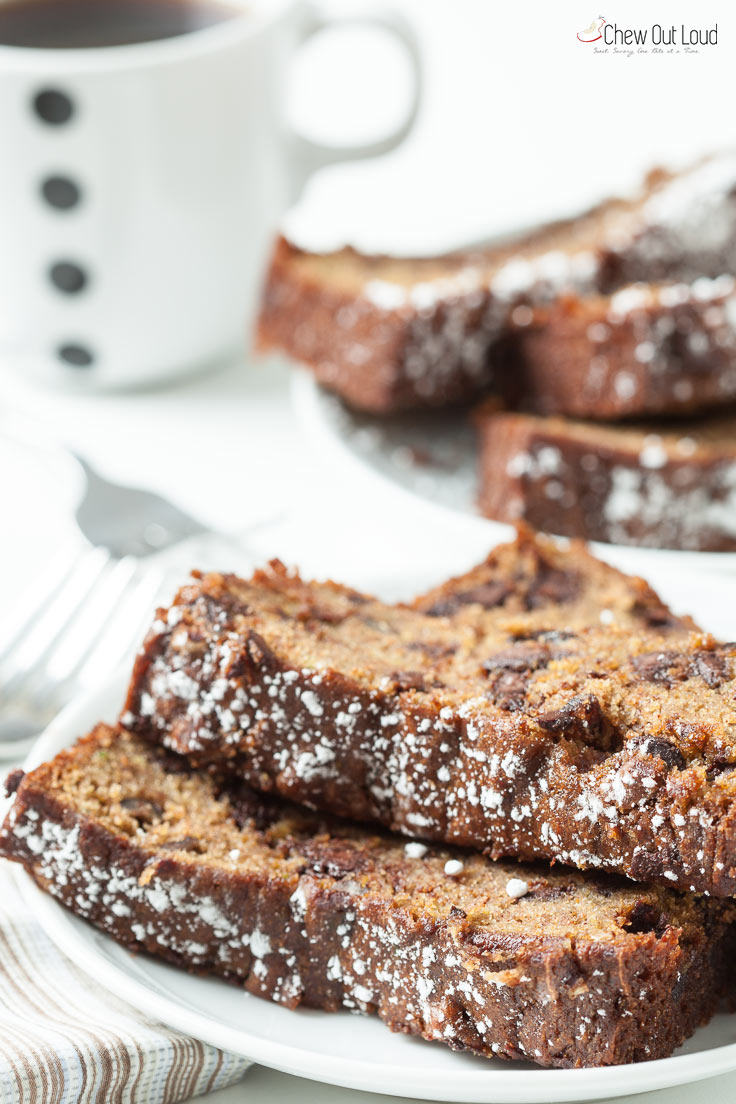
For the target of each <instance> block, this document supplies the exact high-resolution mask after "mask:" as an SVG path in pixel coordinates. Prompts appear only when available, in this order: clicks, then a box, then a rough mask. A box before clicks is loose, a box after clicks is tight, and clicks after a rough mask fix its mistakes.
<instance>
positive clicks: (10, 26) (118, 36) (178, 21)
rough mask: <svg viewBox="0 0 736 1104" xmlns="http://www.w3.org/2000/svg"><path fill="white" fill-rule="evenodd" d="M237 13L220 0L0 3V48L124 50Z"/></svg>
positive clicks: (8, 0)
mask: <svg viewBox="0 0 736 1104" xmlns="http://www.w3.org/2000/svg"><path fill="white" fill-rule="evenodd" d="M242 11H243V9H242V8H238V7H235V6H234V5H230V4H227V3H223V2H222V0H0V45H1V46H26V47H33V48H36V49H53V50H63V49H67V50H70V49H80V48H95V47H100V46H128V45H132V44H134V43H137V42H153V41H156V40H157V39H162V38H175V37H177V36H178V35H183V34H188V33H189V32H190V31H198V30H201V29H202V28H203V27H211V26H213V25H214V24H216V23H223V22H224V21H225V20H226V19H232V18H233V16H235V15H238V14H240V13H241V12H242Z"/></svg>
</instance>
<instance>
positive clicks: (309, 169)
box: [290, 4, 422, 200]
mask: <svg viewBox="0 0 736 1104" xmlns="http://www.w3.org/2000/svg"><path fill="white" fill-rule="evenodd" d="M356 25H357V26H360V25H363V26H369V27H378V28H380V29H382V30H385V31H390V32H391V34H393V35H395V36H396V37H397V38H398V39H399V41H400V42H401V43H402V44H403V46H404V49H405V50H406V53H407V56H408V59H409V64H410V66H411V70H412V77H413V85H414V89H413V95H412V102H411V105H410V107H409V110H408V112H407V114H406V117H405V118H404V119H403V120H402V122H401V123H400V124H399V125H398V126H397V127H396V128H395V129H394V130H392V131H391V132H390V133H389V134H386V135H384V137H382V138H378V139H377V140H376V141H375V142H366V143H363V144H360V145H355V146H350V145H348V146H341V145H337V146H333V145H329V144H325V143H322V142H315V141H313V140H312V139H311V138H306V137H305V136H304V135H302V134H299V133H298V131H295V130H292V132H291V136H290V144H291V171H292V185H291V186H292V197H293V199H294V200H296V199H297V198H298V196H299V194H300V192H301V190H302V188H303V187H304V185H305V183H306V181H307V180H308V178H309V177H310V176H311V175H312V173H313V172H316V171H317V169H321V168H324V167H325V166H326V165H335V164H337V163H338V162H340V161H360V160H363V159H364V158H367V157H380V156H381V155H382V154H384V153H388V152H389V151H390V150H392V149H395V148H396V147H397V146H398V145H400V144H401V142H403V140H404V139H405V138H406V136H407V135H408V134H409V132H410V131H411V129H412V127H413V126H414V123H415V121H416V117H417V114H418V112H419V104H420V101H421V95H422V61H421V51H420V49H419V42H418V40H417V36H416V33H415V32H414V29H413V27H412V26H411V24H410V23H409V22H408V21H407V20H406V19H404V17H403V16H402V15H401V14H400V13H399V12H397V11H394V10H393V9H391V8H387V9H385V10H383V11H381V10H378V11H376V9H375V7H373V6H372V5H370V4H369V5H368V6H367V8H366V9H365V10H363V11H361V10H360V9H358V10H357V11H356V10H355V9H354V8H353V9H352V10H351V11H350V12H345V13H340V12H329V13H325V12H321V11H320V10H319V9H318V8H316V7H312V6H311V5H310V6H308V7H306V8H305V9H304V12H303V23H302V27H301V29H300V32H299V39H298V43H297V45H301V44H302V43H304V42H305V41H306V40H307V39H308V38H311V37H312V35H315V34H319V32H320V31H324V30H327V29H328V28H331V27H341V26H343V27H344V26H356Z"/></svg>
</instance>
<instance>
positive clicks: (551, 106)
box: [0, 0, 736, 1104]
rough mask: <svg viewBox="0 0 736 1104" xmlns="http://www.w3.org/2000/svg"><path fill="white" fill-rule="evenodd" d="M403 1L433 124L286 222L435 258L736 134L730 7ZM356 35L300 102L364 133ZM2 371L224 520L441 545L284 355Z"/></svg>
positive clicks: (45, 486) (26, 396) (386, 544)
mask: <svg viewBox="0 0 736 1104" xmlns="http://www.w3.org/2000/svg"><path fill="white" fill-rule="evenodd" d="M601 5H602V6H601ZM338 6H341V5H338ZM367 6H368V7H370V5H367ZM396 6H398V7H400V8H401V9H402V10H404V11H405V12H406V14H407V16H408V17H409V18H411V19H412V21H413V22H414V23H415V24H416V26H417V29H418V32H419V34H420V38H421V41H422V45H423V48H424V52H425V57H426V69H427V79H426V94H425V100H424V107H423V110H422V114H421V117H420V119H419V122H418V125H417V128H416V130H415V132H414V134H413V135H412V136H411V138H410V139H409V141H408V142H407V143H406V145H405V146H404V147H403V148H402V149H401V150H399V151H397V152H396V153H394V154H392V155H390V156H388V157H386V158H383V159H382V160H380V161H376V162H373V163H366V164H359V165H353V166H349V167H346V168H335V169H331V170H327V171H325V172H324V173H323V174H322V175H321V176H320V177H319V178H316V179H314V180H313V182H312V183H311V185H310V186H309V188H308V191H307V193H306V194H305V196H304V197H303V200H302V202H301V203H300V205H299V207H298V208H297V209H296V210H295V211H294V212H292V213H291V214H290V216H289V218H288V220H287V224H288V226H289V227H290V229H291V230H292V232H293V233H295V234H296V235H298V237H299V238H300V240H302V241H304V242H307V243H309V242H313V243H317V244H320V243H326V244H333V243H334V244H337V243H339V242H341V241H343V240H350V241H353V242H355V243H357V244H359V245H362V246H364V247H367V248H373V249H387V250H399V251H400V250H416V251H420V252H427V251H431V250H432V249H435V248H441V247H450V246H454V245H459V244H462V243H464V242H465V241H468V240H472V239H481V238H485V237H488V236H490V235H492V234H499V233H506V232H508V231H510V230H513V229H514V228H516V227H518V226H520V225H525V224H529V223H533V222H534V221H536V220H538V219H540V218H546V217H550V216H554V215H558V214H565V213H569V212H570V211H573V210H575V209H577V208H578V207H580V206H581V205H585V204H587V203H589V202H592V201H594V200H596V199H598V198H600V197H601V196H602V195H604V194H606V193H609V192H612V191H617V190H621V189H627V188H631V187H633V186H634V184H635V183H636V181H637V179H638V177H639V175H640V173H641V171H642V170H643V169H645V168H647V167H649V166H650V165H651V164H652V163H653V162H657V161H658V160H666V161H671V162H684V161H687V160H688V159H690V158H692V157H693V156H695V155H696V154H698V153H699V152H701V151H704V150H708V149H711V148H714V147H717V146H720V145H728V144H731V143H733V142H734V137H735V136H734V133H733V131H734V129H736V124H734V122H733V121H732V120H733V102H734V77H733V74H734V69H735V65H734V62H735V61H736V19H735V18H734V10H735V9H734V5H733V4H729V3H721V4H714V3H698V4H694V3H687V4H686V3H681V2H673V0H657V2H656V3H654V2H651V0H648V2H646V3H643V2H632V0H616V2H615V5H613V4H612V6H611V7H610V9H609V7H608V5H607V2H605V0H584V2H582V3H553V2H551V0H545V2H540V0H535V2H526V3H518V2H517V3H511V2H510V0H507V2H506V3H504V4H502V3H497V2H495V0H452V2H449V0H445V2H439V0H403V2H398V0H396ZM598 15H603V16H605V17H606V18H607V19H608V21H609V22H616V23H618V24H619V25H622V26H625V25H637V26H642V25H644V26H649V25H651V23H652V22H660V23H661V22H665V23H668V24H669V23H673V22H674V23H675V24H678V25H679V23H681V22H682V21H683V19H684V20H685V21H686V22H687V23H688V24H689V25H695V26H698V27H711V26H713V25H714V24H715V23H716V22H717V23H718V40H719V44H718V45H717V46H715V47H706V48H703V49H702V50H701V53H700V54H698V55H692V56H690V55H685V54H680V55H677V56H653V55H644V56H634V57H630V58H629V57H624V56H615V55H609V56H597V55H595V54H594V53H593V48H592V47H591V46H589V45H583V44H581V43H579V42H578V41H577V40H576V37H575V35H576V31H578V30H580V29H582V28H584V27H587V26H588V24H589V23H590V22H591V20H592V19H593V18H594V17H596V16H598ZM349 45H350V43H348V42H343V44H342V47H341V49H342V51H343V52H342V56H341V57H339V58H338V59H337V60H335V58H334V57H333V59H332V62H331V63H330V65H331V66H332V67H330V65H328V59H326V58H325V57H324V56H323V55H324V52H325V50H324V49H322V48H321V47H320V46H319V44H317V45H316V46H315V47H314V49H313V51H312V57H311V59H310V58H306V59H304V61H303V63H302V64H301V65H300V67H299V72H298V73H297V74H296V75H297V77H298V78H299V79H298V80H297V82H296V87H295V90H294V98H295V100H296V102H295V103H294V104H293V105H292V106H293V110H294V112H296V113H297V114H298V115H299V117H300V118H302V119H303V118H308V117H311V118H312V122H313V125H314V126H315V129H316V130H318V131H319V132H320V134H321V135H322V136H337V137H340V136H344V137H345V138H352V137H356V138H357V137H366V135H369V134H370V133H371V129H372V128H373V129H374V130H375V129H378V128H380V126H381V125H382V124H383V123H384V122H387V121H389V120H390V119H391V118H392V115H393V113H395V112H398V111H400V110H401V104H402V102H404V101H405V98H406V81H405V78H404V75H403V68H402V63H401V58H400V56H397V54H396V52H395V51H391V50H387V49H386V48H385V44H384V45H381V44H380V43H376V42H375V41H373V40H371V42H370V43H366V44H365V46H364V47H360V46H359V50H360V53H361V54H362V55H363V57H362V60H361V57H360V56H359V55H358V56H356V53H355V52H354V47H355V40H354V39H353V40H352V47H351V49H352V50H353V52H352V53H350V55H348V46H349ZM315 70H317V71H315ZM356 85H360V86H362V87H355V86H356ZM315 112H317V113H318V114H319V116H320V119H319V126H316V124H314V114H315ZM328 114H329V116H330V117H329V119H328V118H327V116H328ZM131 322H132V324H134V320H131ZM1 368H2V370H1V371H0V404H2V408H3V410H4V412H5V413H6V414H7V412H8V411H15V410H23V411H25V412H26V413H27V414H30V415H31V417H32V418H33V419H34V420H35V421H36V422H37V424H39V425H41V426H43V427H45V430H44V432H46V433H47V434H48V435H49V436H50V437H53V438H54V439H57V440H61V441H67V442H69V443H70V444H72V445H74V446H75V447H77V448H78V449H80V450H81V451H82V452H84V453H86V454H87V455H88V456H89V457H90V459H91V460H92V461H93V462H94V463H96V464H97V465H98V466H99V467H100V468H101V469H102V470H103V471H104V472H105V473H106V474H108V475H110V476H112V477H114V478H117V479H119V480H123V481H129V482H133V483H141V484H145V485H150V486H153V487H155V488H156V489H159V490H162V491H163V492H164V493H166V494H168V495H169V496H171V497H173V498H175V499H177V500H179V501H180V502H182V504H184V505H185V506H186V507H187V508H188V509H190V510H191V511H193V512H194V513H196V514H198V515H200V516H202V517H203V518H204V519H205V520H207V521H210V522H211V523H212V524H214V525H217V526H220V527H223V528H228V529H240V528H244V527H246V526H247V525H248V524H249V523H251V522H253V521H254V520H257V519H259V518H262V517H266V516H270V515H272V514H273V513H279V512H282V511H286V512H287V513H288V514H289V515H290V516H291V517H296V518H297V519H298V523H299V524H301V525H302V526H303V527H304V535H305V540H306V539H308V540H309V542H310V544H311V548H312V551H313V550H314V548H316V547H317V548H318V547H319V546H320V543H321V545H322V547H323V548H324V550H325V562H328V559H329V549H330V548H331V547H333V546H334V545H335V544H339V545H340V546H341V547H342V548H343V550H347V551H348V552H349V550H350V548H351V544H352V547H353V549H354V553H355V557H356V559H357V558H358V557H360V556H363V557H365V556H367V555H372V554H373V551H374V552H375V555H376V556H378V557H380V556H383V557H386V556H389V557H390V556H391V555H405V556H418V557H421V556H422V554H423V551H422V550H423V546H424V547H426V543H425V539H424V538H425V535H424V534H421V533H417V526H416V524H415V523H413V521H412V518H411V517H407V516H406V513H405V510H404V509H403V506H399V504H397V503H396V502H393V501H392V500H391V499H390V496H388V495H386V496H384V497H383V498H382V499H380V500H376V499H375V498H372V497H371V496H370V495H369V492H368V489H367V486H366V487H356V486H355V485H354V484H353V483H352V482H350V481H348V480H347V479H346V478H345V474H344V473H343V472H341V471H340V470H336V469H335V468H334V467H331V468H329V469H328V468H327V467H325V465H324V464H320V463H319V462H318V461H316V460H315V459H313V458H311V457H310V455H309V450H308V446H307V444H306V442H305V441H304V439H303V438H302V436H301V431H300V428H299V426H298V425H297V424H296V422H295V420H294V418H293V415H292V414H291V412H290V409H289V407H288V395H287V372H286V369H285V368H284V366H283V365H279V364H276V363H269V364H264V363H259V364H255V363H252V362H250V361H249V362H248V363H247V364H246V363H243V364H234V365H226V366H221V367H219V368H218V369H217V370H213V371H212V372H211V373H210V374H207V375H204V376H200V377H198V378H195V379H192V380H189V381H186V382H183V383H182V384H181V385H179V386H178V387H175V388H170V389H166V390H163V389H152V390H150V391H147V392H141V393H135V394H132V393H131V394H113V395H97V396H92V395H90V396H83V395H73V394H62V393H60V392H52V391H45V392H42V391H40V390H37V389H36V388H35V387H34V386H33V385H31V384H30V383H28V382H27V381H26V380H24V379H23V378H21V377H19V376H18V375H17V374H16V373H15V372H14V369H13V366H12V365H9V364H8V365H2V366H1ZM31 468H32V465H31V466H30V467H29V468H26V466H25V465H15V468H14V470H12V471H10V470H8V467H7V466H6V467H4V469H3V470H2V473H1V474H2V478H1V479H0V516H1V517H2V530H1V532H2V535H3V538H4V539H3V541H2V542H0V569H4V570H3V576H2V577H3V578H4V579H5V580H6V587H5V588H4V589H5V594H4V595H3V596H2V601H7V600H8V599H9V597H10V596H11V594H12V593H13V592H15V591H17V588H18V587H19V586H20V584H21V583H22V582H23V580H24V579H27V578H29V577H32V574H33V571H34V570H35V569H36V567H37V566H38V565H39V563H40V562H41V561H42V560H44V559H45V558H46V557H47V556H48V555H49V553H50V551H51V550H52V549H53V547H54V542H55V532H56V530H55V528H54V526H55V524H56V521H57V520H58V518H60V517H63V516H64V514H65V512H66V511H67V509H68V505H69V498H68V497H67V496H68V494H69V483H68V482H65V481H64V479H63V478H62V479H61V480H60V481H59V482H57V481H56V480H55V479H46V478H45V477H44V478H43V479H42V480H39V477H38V472H37V471H33V470H31ZM60 474H62V475H63V473H60ZM355 534H358V535H355ZM371 542H372V543H371ZM735 1096H736V1080H733V1079H719V1080H718V1081H713V1082H708V1083H706V1084H705V1085H703V1086H701V1087H699V1088H698V1087H692V1088H689V1089H684V1090H681V1091H672V1090H671V1091H668V1092H667V1093H660V1094H654V1095H653V1096H651V1097H648V1098H647V1100H648V1101H649V1100H651V1102H652V1104H654V1101H655V1100H656V1101H657V1102H660V1101H661V1102H664V1101H665V1100H667V1101H668V1104H685V1102H686V1101H687V1102H689V1104H700V1102H704V1101H705V1100H706V1099H708V1100H710V1101H719V1102H720V1101H723V1102H725V1101H727V1100H732V1099H733V1098H734V1097H735ZM359 1098H360V1094H357V1093H348V1092H343V1091H341V1090H336V1089H332V1088H328V1087H321V1086H314V1085H308V1084H307V1083H303V1082H299V1081H297V1080H296V1079H290V1078H287V1077H286V1076H284V1075H280V1074H273V1073H269V1072H267V1071H263V1070H259V1071H256V1072H254V1073H253V1074H251V1075H250V1076H249V1077H248V1078H247V1079H246V1081H245V1082H244V1084H243V1087H242V1089H240V1090H231V1091H229V1092H227V1093H223V1094H220V1095H219V1097H217V1099H218V1100H219V1101H220V1104H226V1102H227V1104H231V1102H234V1101H236V1100H240V1099H250V1100H258V1101H264V1102H266V1101H268V1102H270V1101H274V1102H275V1101H276V1100H279V1101H281V1100H288V1101H291V1100H293V1101H297V1100H299V1101H301V1102H306V1104H311V1101H315V1102H316V1101H320V1102H324V1104H332V1102H333V1101H334V1102H335V1104H338V1102H343V1101H348V1100H350V1101H354V1100H356V1101H357V1100H358V1099H359ZM212 1099H213V1101H214V1100H215V1097H213V1098H212ZM361 1099H363V1100H364V1101H365V1104H368V1099H369V1098H367V1097H364V1098H361ZM376 1099H377V1098H376ZM638 1099H641V1100H642V1101H644V1099H645V1098H643V1097H641V1098H638Z"/></svg>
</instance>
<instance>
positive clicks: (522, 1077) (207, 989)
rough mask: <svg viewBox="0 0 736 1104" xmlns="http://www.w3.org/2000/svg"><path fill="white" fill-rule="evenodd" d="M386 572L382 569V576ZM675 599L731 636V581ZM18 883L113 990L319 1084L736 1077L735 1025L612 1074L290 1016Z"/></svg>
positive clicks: (560, 1085) (587, 1096)
mask: <svg viewBox="0 0 736 1104" xmlns="http://www.w3.org/2000/svg"><path fill="white" fill-rule="evenodd" d="M409 566H410V565H409ZM378 570H379V571H381V572H382V571H383V570H384V569H383V568H382V567H381V566H380V565H379V568H378ZM411 579H412V575H411V574H410V572H409V571H408V569H407V570H405V571H404V573H402V572H401V571H398V572H397V577H396V585H397V587H398V589H399V591H401V590H402V589H403V590H404V592H405V595H406V596H407V597H408V596H409V595H410V593H411V592H412V590H413V589H414V588H413V586H412V584H411V582H410V583H409V584H408V585H406V586H405V585H404V583H405V582H406V581H407V580H411ZM345 581H346V582H352V581H353V580H351V579H346V580H345ZM657 581H658V580H657ZM377 589H379V590H380V589H381V588H380V587H379V588H377ZM667 597H668V599H669V600H670V601H672V602H673V603H674V604H675V605H676V606H677V607H678V608H680V609H689V610H690V611H691V612H692V613H693V614H694V615H695V616H696V617H697V618H698V619H699V620H700V621H701V623H702V624H703V625H704V627H706V628H710V629H713V630H715V631H717V632H719V633H721V634H723V633H726V626H727V623H728V621H729V620H730V617H731V616H732V615H731V614H730V613H729V612H728V611H731V610H734V609H736V579H734V580H732V579H730V578H729V577H728V576H723V577H722V578H721V579H720V580H719V581H718V585H717V587H712V586H709V584H708V580H707V578H701V579H698V578H696V577H694V576H692V575H691V574H689V573H688V574H687V575H685V574H683V573H680V574H679V575H675V574H671V575H670V577H669V581H668V588H667ZM724 611H726V612H725V614H724ZM729 635H733V633H731V634H729ZM125 682H126V676H125V673H121V674H120V675H119V676H118V677H117V678H115V679H114V680H112V681H111V682H110V684H109V685H107V686H104V687H102V688H101V689H100V690H98V691H96V692H95V693H94V694H93V695H91V696H88V697H86V698H84V699H81V700H79V701H78V702H75V703H73V704H72V705H70V706H69V707H68V708H67V709H66V710H64V712H63V713H62V714H60V716H59V717H58V718H57V719H56V720H55V721H54V723H53V724H52V725H51V726H50V727H49V728H48V729H47V730H46V732H45V733H44V735H43V736H42V737H41V739H40V740H39V742H38V744H37V745H36V746H35V748H34V750H33V752H32V754H31V756H30V758H29V762H28V764H27V767H32V766H35V765H37V764H38V763H40V762H42V761H43V760H45V759H48V758H49V757H51V756H52V755H54V754H55V753H56V752H57V751H59V750H60V749H61V748H64V747H68V746H69V745H70V744H72V743H73V742H74V741H75V740H76V739H77V737H79V736H80V735H82V734H83V733H85V732H87V731H88V730H89V729H90V728H91V727H92V725H93V724H94V723H95V722H96V721H98V720H100V718H106V719H108V720H110V719H112V718H114V717H115V716H116V715H117V712H118V710H119V708H120V704H121V701H122V697H123V692H124V687H125ZM19 879H20V881H21V883H22V885H23V889H24V892H25V894H26V897H27V899H28V902H29V905H30V907H31V909H32V910H33V912H34V913H35V915H36V916H37V917H38V919H39V920H40V922H41V923H42V925H43V926H44V928H45V929H46V931H47V933H48V935H49V936H50V937H51V938H52V939H53V940H54V942H55V943H57V944H58V946H59V947H60V948H61V949H62V950H63V951H64V952H66V954H67V955H68V956H69V957H70V958H71V959H72V960H73V961H74V962H76V963H77V964H78V965H79V966H80V967H81V968H82V969H84V970H86V971H87V972H88V973H89V974H91V975H92V976H94V977H95V979H96V980H97V981H99V982H101V983H102V984H103V985H107V986H108V987H109V988H110V989H111V991H114V992H115V993H117V994H119V995H120V996H122V997H124V998H125V999H127V1000H128V1001H130V1002H131V1003H132V1004H134V1005H136V1006H137V1007H140V1008H144V1009H146V1011H147V1012H148V1013H149V1014H151V1015H154V1016H156V1017H158V1018H160V1019H161V1020H162V1021H163V1022H164V1023H166V1024H169V1025H170V1026H172V1027H175V1028H178V1029H179V1030H181V1031H183V1032H186V1033H187V1034H190V1035H193V1036H196V1037H197V1038H199V1039H203V1040H204V1041H206V1042H209V1043H213V1044H215V1045H216V1046H219V1047H223V1048H225V1049H227V1050H232V1051H234V1052H236V1053H238V1054H242V1055H244V1056H246V1057H248V1058H251V1059H253V1060H254V1061H256V1062H260V1063H262V1064H263V1065H267V1066H272V1067H273V1068H275V1069H279V1070H284V1071H286V1072H288V1073H293V1074H297V1075H300V1076H302V1077H309V1078H312V1079H314V1080H316V1081H324V1082H328V1083H330V1084H335V1085H341V1086H346V1087H349V1088H357V1089H364V1090H367V1091H371V1092H381V1093H390V1094H396V1095H400V1096H409V1097H415V1098H423V1099H428V1100H452V1101H458V1102H460V1101H493V1102H502V1101H509V1102H511V1101H515V1102H519V1104H521V1102H537V1101H549V1102H552V1101H573V1100H599V1099H603V1098H606V1099H610V1098H611V1097H614V1096H624V1095H630V1094H634V1093H641V1092H646V1091H648V1090H652V1089H661V1088H668V1087H671V1086H674V1085H680V1084H686V1083H688V1082H692V1081H698V1080H702V1079H704V1078H708V1077H714V1076H716V1075H717V1074H722V1073H727V1072H729V1071H731V1070H734V1069H736V1016H727V1015H720V1016H717V1017H716V1018H715V1019H714V1020H713V1021H712V1022H711V1024H710V1025H708V1026H707V1027H705V1028H701V1029H700V1030H699V1031H698V1032H697V1033H696V1034H695V1036H694V1037H693V1038H692V1039H690V1040H689V1041H688V1042H687V1043H686V1044H685V1046H684V1047H682V1048H681V1049H680V1051H678V1053H677V1054H676V1055H675V1056H673V1057H672V1058H667V1059H664V1060H660V1061H655V1062H645V1063H640V1064H637V1065H628V1066H617V1067H611V1068H606V1069H582V1070H543V1069H539V1068H537V1067H534V1066H531V1065H528V1064H526V1063H504V1062H500V1061H488V1060H486V1059H483V1058H477V1057H473V1056H471V1055H466V1054H454V1053H452V1052H451V1051H449V1050H447V1049H445V1048H444V1047H442V1046H438V1045H436V1044H434V1043H425V1042H423V1041H422V1040H418V1039H411V1038H407V1037H405V1036H400V1035H392V1034H391V1033H390V1032H389V1031H388V1030H387V1029H386V1028H385V1027H384V1026H383V1025H382V1024H381V1023H380V1022H379V1021H378V1020H377V1019H375V1018H368V1017H366V1018H358V1017H355V1016H352V1015H350V1014H348V1013H333V1014H327V1013H321V1012H315V1011H311V1010H297V1011H289V1010H287V1009H285V1008H281V1007H279V1006H277V1005H275V1004H269V1003H268V1002H266V1001H263V1000H260V999H259V998H257V997H253V996H250V995H249V994H247V993H243V992H241V991H239V990H238V989H236V988H234V987H232V986H230V985H227V984H225V983H224V982H220V981H217V980H211V979H206V978H198V977H191V976H189V975H188V974H186V973H183V972H180V971H178V970H176V969H174V968H173V967H171V966H166V965H164V964H162V963H159V962H156V961H155V960H153V959H148V958H145V957H143V956H136V955H132V954H130V953H129V952H128V951H125V950H123V949H122V948H121V947H119V946H118V945H117V944H116V943H114V942H113V941H112V940H111V939H109V938H108V937H107V936H104V935H102V934H100V933H99V932H97V931H96V930H95V929H94V928H92V927H91V926H89V925H88V924H87V923H85V922H84V921H82V920H79V919H78V918H76V917H75V916H73V915H72V914H71V913H69V912H67V911H66V910H65V909H63V908H62V907H61V906H60V905H59V904H57V903H56V902H55V901H54V900H53V899H52V898H51V897H49V896H47V895H46V894H44V893H42V892H41V891H40V890H39V889H37V888H36V886H35V885H34V884H33V883H32V881H31V880H30V878H29V877H27V876H26V875H25V874H23V873H22V872H20V871H19Z"/></svg>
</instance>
